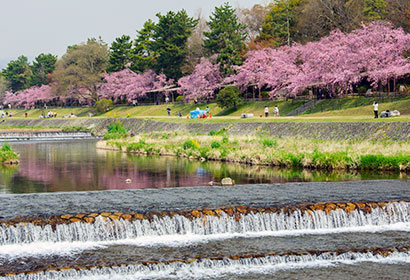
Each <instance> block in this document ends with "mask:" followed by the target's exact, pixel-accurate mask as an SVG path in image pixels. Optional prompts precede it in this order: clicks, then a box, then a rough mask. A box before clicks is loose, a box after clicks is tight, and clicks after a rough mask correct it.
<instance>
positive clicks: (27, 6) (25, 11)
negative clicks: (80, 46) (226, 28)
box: [0, 0, 266, 69]
mask: <svg viewBox="0 0 410 280" xmlns="http://www.w3.org/2000/svg"><path fill="white" fill-rule="evenodd" d="M224 2H230V3H231V5H232V6H234V7H238V6H239V7H247V8H248V7H252V6H253V5H254V4H257V3H265V2H266V0H146V1H141V0H0V69H2V68H4V67H5V66H6V65H7V63H8V61H10V60H12V59H13V60H14V59H16V58H17V57H18V56H20V55H25V56H27V57H29V59H33V58H34V57H36V56H37V55H38V54H40V53H52V54H55V55H58V56H61V55H62V54H64V53H65V51H66V48H67V46H69V45H73V44H77V43H80V42H84V41H86V40H87V38H91V37H95V38H98V37H99V36H101V38H102V39H103V40H104V41H105V42H107V43H109V44H110V43H111V42H112V41H113V40H114V39H115V38H116V37H119V36H121V35H123V34H127V35H130V36H131V38H132V39H134V38H135V36H136V30H139V29H141V27H142V25H143V23H144V22H145V21H146V20H147V19H153V20H156V16H155V14H156V13H158V12H160V13H162V14H164V13H166V12H168V11H170V10H173V11H178V10H181V9H185V10H186V11H187V12H188V14H189V15H190V16H194V15H195V14H196V13H197V11H198V10H202V13H203V14H204V15H205V16H207V17H208V16H209V15H210V13H211V12H212V11H213V9H214V7H215V6H220V5H222V4H223V3H224Z"/></svg>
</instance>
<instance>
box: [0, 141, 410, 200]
mask: <svg viewBox="0 0 410 280" xmlns="http://www.w3.org/2000/svg"><path fill="white" fill-rule="evenodd" d="M13 148H14V149H15V150H16V151H17V152H18V153H19V154H20V166H19V167H18V168H16V167H4V166H3V167H1V168H0V193H33V192H62V191H87V190H104V189H142V188H165V187H188V186H198V185H206V184H207V183H208V182H209V181H220V180H221V179H222V178H223V177H231V178H233V179H234V180H235V181H236V183H238V184H253V183H285V182H306V181H340V180H363V179H409V177H410V176H409V175H408V174H405V173H383V172H380V173H374V172H373V173H369V172H367V173H366V172H340V171H333V172H319V171H309V170H303V169H291V170H290V169H278V168H272V167H264V166H246V165H239V164H225V163H221V162H199V161H191V160H187V159H181V158H175V157H145V156H136V155H127V154H123V153H118V152H113V151H105V150H96V149H95V142H94V141H82V142H54V143H50V142H48V143H25V144H21V143H20V144H13ZM127 179H130V180H131V182H130V183H128V182H127Z"/></svg>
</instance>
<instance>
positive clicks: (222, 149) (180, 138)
mask: <svg viewBox="0 0 410 280" xmlns="http://www.w3.org/2000/svg"><path fill="white" fill-rule="evenodd" d="M225 132H226V131H225V130H221V131H211V132H210V133H209V135H198V134H189V133H187V132H185V133H183V132H182V133H178V132H174V133H170V132H168V133H167V132H162V133H150V134H139V135H138V136H135V137H132V138H123V139H115V140H109V141H101V142H98V143H97V148H99V149H113V150H118V151H121V152H126V153H136V154H150V155H172V156H178V157H186V158H192V159H198V160H201V161H205V160H211V161H212V160H214V161H224V162H234V163H241V164H250V165H265V166H279V167H289V168H295V167H296V168H307V169H327V170H334V169H346V170H396V171H404V172H410V152H409V151H410V143H409V142H407V141H405V142H393V141H390V140H389V139H387V138H386V139H384V140H383V141H379V142H378V141H367V140H364V141H358V140H356V141H342V140H338V141H337V140H314V139H308V138H298V137H297V138H295V137H270V136H269V135H266V134H265V133H264V132H263V131H260V133H259V134H256V135H246V136H229V135H227V134H226V133H225Z"/></svg>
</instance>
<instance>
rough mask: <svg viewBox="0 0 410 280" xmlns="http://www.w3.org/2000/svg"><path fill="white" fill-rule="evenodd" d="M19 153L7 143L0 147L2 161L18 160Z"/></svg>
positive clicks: (0, 159)
mask: <svg viewBox="0 0 410 280" xmlns="http://www.w3.org/2000/svg"><path fill="white" fill-rule="evenodd" d="M17 159H18V155H17V154H16V153H15V152H14V151H13V149H12V148H11V146H10V145H9V144H7V143H5V144H3V146H1V148H0V162H6V161H9V160H17Z"/></svg>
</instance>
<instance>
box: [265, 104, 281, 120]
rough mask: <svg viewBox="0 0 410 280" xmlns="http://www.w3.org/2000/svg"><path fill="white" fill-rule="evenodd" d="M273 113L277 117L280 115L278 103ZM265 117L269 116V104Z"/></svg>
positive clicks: (266, 107)
mask: <svg viewBox="0 0 410 280" xmlns="http://www.w3.org/2000/svg"><path fill="white" fill-rule="evenodd" d="M273 115H274V116H275V117H279V108H278V105H275V107H274V108H273ZM265 117H266V118H267V117H269V108H268V106H265Z"/></svg>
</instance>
